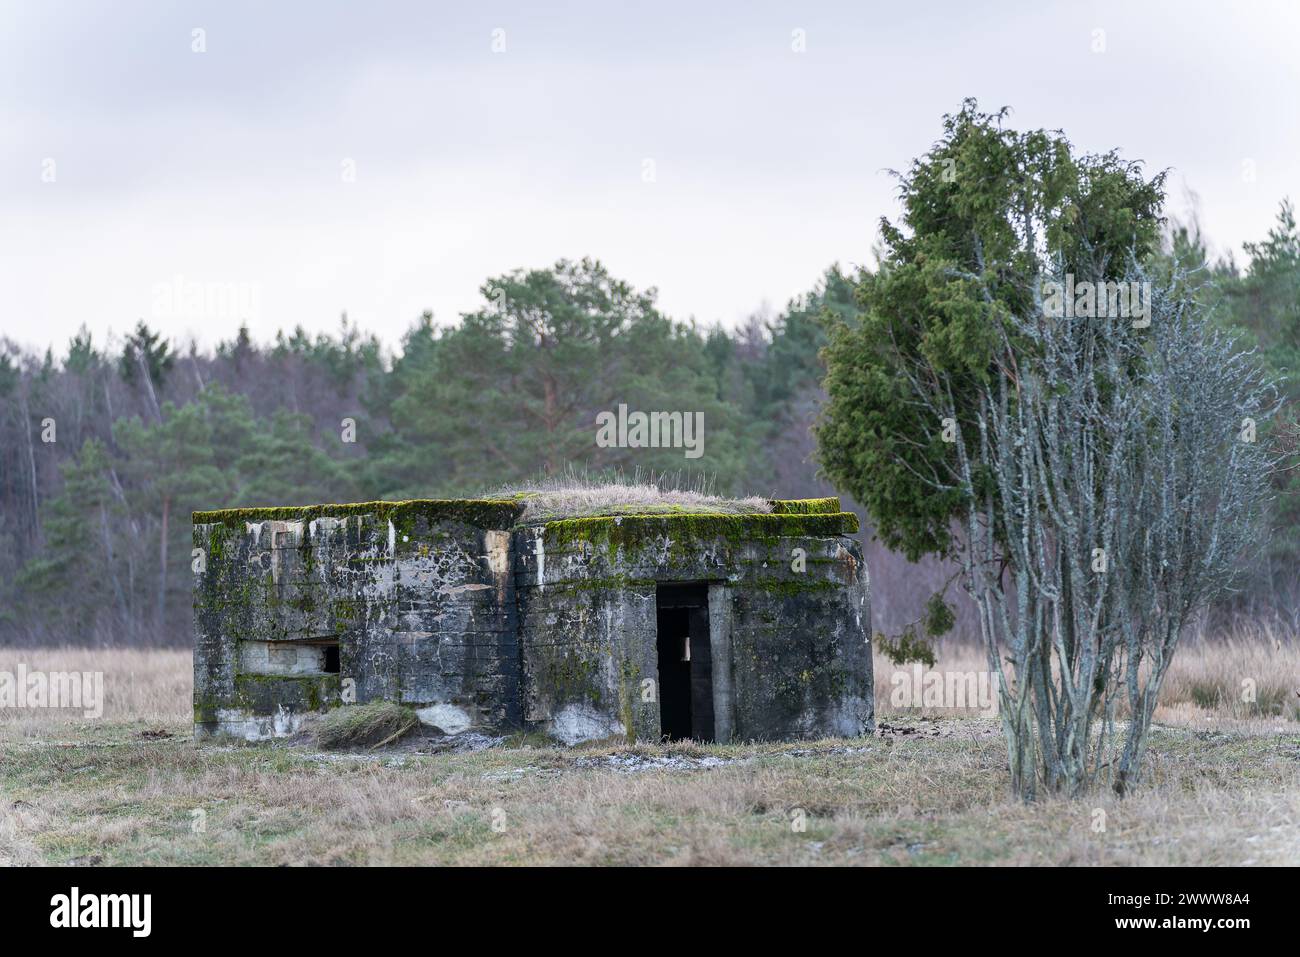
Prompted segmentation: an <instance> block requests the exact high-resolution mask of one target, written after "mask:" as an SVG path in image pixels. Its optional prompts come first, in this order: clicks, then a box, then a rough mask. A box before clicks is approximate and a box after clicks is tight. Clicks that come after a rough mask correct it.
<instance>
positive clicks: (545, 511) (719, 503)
mask: <svg viewBox="0 0 1300 957" xmlns="http://www.w3.org/2000/svg"><path fill="white" fill-rule="evenodd" d="M493 494H494V495H495V496H498V497H502V498H507V497H518V498H519V499H521V500H522V501H523V503H524V514H523V516H522V518H521V519H520V521H521V522H523V523H524V524H533V523H537V522H549V521H553V520H555V519H562V518H593V517H596V516H601V515H690V514H722V515H755V514H759V513H764V512H770V511H771V510H772V506H771V503H770V502H768V500H767V499H765V498H759V497H757V496H751V497H748V498H728V497H726V496H722V495H714V494H712V493H711V492H710V491H709V489H708V486H707V484H705V483H703V482H696V483H695V485H694V487H683V483H682V482H680V481H674V480H671V479H669V480H665V479H663V478H658V479H656V478H654V477H648V478H645V479H641V478H639V477H638V478H635V479H626V480H620V479H617V478H615V479H608V478H605V479H588V478H584V477H582V476H576V475H565V476H561V477H557V478H554V479H544V480H540V481H537V482H532V483H528V484H525V485H519V486H514V487H509V488H504V489H501V490H499V491H497V492H495V493H493Z"/></svg>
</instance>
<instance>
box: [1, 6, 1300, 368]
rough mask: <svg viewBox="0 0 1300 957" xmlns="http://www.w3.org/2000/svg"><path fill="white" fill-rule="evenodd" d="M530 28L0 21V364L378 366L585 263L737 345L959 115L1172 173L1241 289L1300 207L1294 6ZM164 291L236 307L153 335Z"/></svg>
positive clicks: (518, 23)
mask: <svg viewBox="0 0 1300 957" xmlns="http://www.w3.org/2000/svg"><path fill="white" fill-rule="evenodd" d="M540 6H542V5H539V4H525V3H487V4H483V3H463V4H448V3H432V2H428V0H425V2H395V0H394V2H383V0H365V2H361V0H357V2H354V3H349V4H342V3H323V2H312V3H310V4H309V3H306V2H299V3H294V4H290V3H266V2H261V3H256V2H254V3H249V2H231V0H221V2H187V3H185V4H164V3H162V2H148V3H147V2H142V0H137V2H131V3H127V2H122V0H116V2H112V3H109V2H102V3H89V2H80V3H72V2H51V0H40V2H37V0H27V2H23V3H17V2H12V0H0V143H2V144H3V148H0V294H2V295H3V300H2V303H3V306H2V308H3V312H2V313H0V335H4V336H8V337H10V338H13V339H16V340H17V341H19V342H20V343H23V344H24V345H27V346H32V347H40V348H42V349H43V348H44V347H45V345H47V344H49V343H53V344H54V345H55V347H56V353H60V354H61V352H62V350H63V348H64V347H65V345H66V341H67V339H68V337H69V336H70V335H71V334H72V333H73V332H74V331H75V330H76V328H77V327H78V326H79V325H80V324H81V323H83V322H84V323H86V324H87V325H88V326H89V327H90V328H91V330H92V331H93V332H94V333H95V334H96V337H97V338H100V339H101V340H102V337H103V335H104V334H105V332H106V331H107V330H109V329H110V328H111V329H113V330H115V331H116V332H119V333H120V332H122V331H124V330H126V329H128V328H130V327H131V326H133V325H134V324H135V322H136V320H137V319H140V318H144V319H146V320H147V321H149V322H150V323H151V324H152V325H154V326H155V327H158V328H161V329H162V330H163V331H164V332H165V333H166V334H167V335H169V336H171V337H173V338H176V339H178V340H184V339H187V338H188V337H189V336H191V335H193V336H195V337H197V338H198V341H199V342H200V343H201V344H203V345H205V346H210V345H212V344H213V343H214V342H215V341H216V340H217V339H220V338H227V337H229V336H231V335H232V334H233V332H234V330H235V329H236V328H237V327H238V325H239V322H240V320H241V318H247V319H248V321H249V325H250V326H251V327H252V329H253V333H254V336H255V338H258V339H261V340H265V339H268V338H269V337H270V336H271V335H272V334H273V333H274V331H275V330H276V329H277V328H290V327H292V326H293V325H295V324H299V323H301V324H302V325H303V326H305V327H307V328H308V329H313V330H317V329H328V330H333V329H335V328H336V327H337V325H338V319H339V315H340V313H341V312H343V311H344V310H346V311H347V312H348V314H349V315H350V316H351V317H352V318H353V319H355V320H358V321H359V322H360V324H361V325H362V326H363V328H366V329H368V330H373V331H375V332H377V333H379V334H380V336H381V337H382V338H383V339H384V340H385V341H386V342H387V343H389V344H390V345H395V344H396V343H397V342H398V340H399V338H400V336H401V334H402V332H403V331H404V330H405V329H406V328H407V327H408V326H409V325H410V324H411V323H412V321H413V320H414V319H415V318H416V317H417V316H418V315H419V313H420V312H421V311H422V310H423V309H426V308H430V309H432V310H433V311H434V314H435V318H436V319H437V320H439V321H443V322H446V321H450V320H452V319H454V317H455V316H456V315H457V314H458V313H460V312H462V311H465V310H468V309H471V308H474V307H476V306H477V304H478V303H479V301H480V300H479V293H478V288H479V286H480V285H481V284H482V283H483V282H484V280H485V279H487V278H488V277H489V276H493V275H498V274H500V273H502V272H505V271H508V270H510V269H513V268H515V267H521V266H523V267H536V266H545V265H548V264H550V263H552V262H554V261H555V260H556V259H558V258H561V257H568V258H576V257H580V256H583V255H591V256H595V257H597V258H600V259H602V260H603V261H604V262H605V263H606V265H607V266H608V267H609V268H610V270H611V271H612V272H613V273H614V274H615V275H616V276H620V277H622V278H625V279H628V280H629V281H631V282H633V283H634V284H636V285H637V286H640V287H646V286H656V287H657V288H658V289H659V291H660V304H661V306H662V307H663V308H664V310H665V311H666V312H667V313H668V314H670V315H672V316H674V317H676V318H681V319H685V318H689V317H691V316H694V317H695V318H696V319H698V320H699V321H701V322H705V323H710V322H713V321H717V320H721V321H722V322H723V323H725V324H728V325H733V324H736V323H738V322H740V321H742V320H743V318H744V317H745V316H746V315H747V314H749V313H750V312H752V311H754V310H755V309H756V308H757V307H759V305H760V304H761V303H763V302H765V301H766V302H770V303H771V304H772V305H773V306H776V307H779V306H781V305H782V304H784V303H785V302H786V301H787V300H788V299H790V298H791V297H793V296H795V295H797V294H799V293H801V292H803V291H805V290H806V289H808V288H809V287H810V286H811V285H812V284H813V283H814V281H815V280H816V279H817V277H818V276H819V275H820V274H821V272H822V271H823V270H824V269H825V267H826V266H828V265H829V264H831V263H832V262H835V261H839V262H841V263H845V264H853V263H861V262H867V261H869V260H870V250H871V245H872V242H873V240H874V238H875V236H876V232H877V222H878V219H879V217H880V216H881V215H887V216H890V217H893V216H894V215H895V214H896V212H897V202H896V197H895V190H894V184H893V181H892V180H891V179H890V178H889V177H888V175H886V173H885V172H884V171H885V170H886V169H887V168H890V167H893V168H902V167H903V166H905V165H906V163H907V162H908V161H909V160H910V158H911V157H913V156H915V155H917V154H919V153H921V152H923V151H924V150H925V149H926V148H927V147H928V146H929V145H930V144H931V143H932V142H933V141H934V140H935V138H936V137H937V136H938V134H939V132H940V125H939V124H940V117H941V115H942V114H943V113H945V112H950V111H953V110H955V109H957V108H958V106H959V105H960V102H961V99H962V98H963V97H965V96H975V97H978V98H979V100H980V103H981V105H982V106H983V107H985V108H986V109H990V110H991V109H994V108H997V107H999V106H1002V105H1010V106H1011V107H1013V109H1014V111H1015V112H1014V114H1013V117H1012V124H1013V125H1014V126H1016V127H1017V128H1022V129H1023V128H1029V127H1038V126H1047V127H1053V128H1055V127H1059V128H1062V129H1064V130H1065V132H1066V134H1067V135H1068V136H1069V137H1070V138H1071V139H1072V140H1073V142H1074V143H1075V144H1076V146H1078V147H1080V148H1083V149H1089V150H1102V149H1109V148H1111V147H1120V148H1121V149H1122V150H1123V152H1124V155H1125V156H1127V157H1129V158H1134V159H1142V160H1144V161H1145V162H1146V163H1147V164H1148V168H1149V169H1150V170H1157V169H1161V168H1164V167H1172V174H1171V178H1170V193H1171V197H1172V200H1173V207H1174V211H1175V212H1181V211H1182V210H1183V209H1185V206H1186V199H1185V196H1186V194H1187V191H1189V190H1190V191H1194V192H1195V194H1196V195H1197V196H1198V197H1199V201H1200V212H1201V218H1202V223H1203V226H1204V228H1205V230H1206V232H1207V233H1208V234H1209V236H1210V238H1211V239H1212V240H1213V242H1214V245H1215V248H1216V249H1217V250H1218V251H1220V252H1223V251H1232V252H1234V253H1235V255H1236V257H1237V259H1238V261H1239V262H1242V261H1243V259H1244V257H1243V255H1242V253H1241V243H1242V242H1243V241H1249V240H1252V239H1258V238H1261V237H1262V236H1263V235H1264V233H1265V231H1266V230H1267V229H1268V227H1269V226H1270V225H1271V223H1272V221H1273V219H1274V216H1275V214H1276V210H1277V206H1278V203H1279V201H1280V200H1281V199H1282V198H1283V197H1284V196H1287V195H1290V196H1292V197H1294V198H1297V199H1300V126H1298V125H1297V122H1296V120H1297V117H1298V116H1300V113H1298V111H1297V106H1296V101H1297V96H1298V95H1300V54H1297V52H1296V44H1297V38H1298V37H1300V3H1295V2H1279V3H1276V4H1271V3H1264V2H1231V3H1230V2H1222V3H1205V2H1192V0H1179V2H1169V3H1156V2H1150V3H1137V2H1134V0H1127V2H1115V3H1059V4H1056V3H1050V2H1044V0H1038V2H1024V3H1012V2H1007V3H1002V4H1000V5H997V12H991V11H989V10H985V9H976V8H977V7H981V6H984V5H979V4H972V3H968V2H950V0H929V2H925V3H899V2H896V0H895V2H889V3H863V2H841V3H808V2H791V3H753V2H750V3H730V4H720V3H719V4H704V3H699V2H694V3H680V4H678V3H669V2H662V0H657V2H654V3H645V4H638V5H635V6H633V5H631V4H628V5H626V7H627V8H626V9H623V8H622V7H623V6H624V5H620V4H615V3H609V2H603V3H590V4H576V3H570V4H547V5H546V6H547V7H548V8H549V9H548V10H546V11H540V10H538V9H537V8H538V7H540ZM195 28H202V29H203V30H204V31H206V36H205V40H206V48H207V49H206V52H204V53H201V54H200V53H194V52H192V51H191V44H192V42H193V40H192V32H191V31H192V30H194V29H195ZM497 29H501V30H504V39H505V51H504V52H500V53H494V52H493V49H492V44H493V31H494V30H497ZM1097 29H1101V30H1104V31H1105V46H1106V49H1105V52H1103V53H1094V52H1092V45H1093V43H1094V33H1093V31H1094V30H1097ZM795 30H803V31H805V36H806V51H805V52H803V53H796V52H794V51H793V50H792V31H795ZM49 160H53V173H54V182H44V181H43V176H46V177H48V173H49V170H50V166H49V165H48V161H49ZM347 160H351V161H352V162H353V163H354V164H355V171H356V176H355V182H345V181H344V176H343V164H344V162H345V161H347ZM646 160H651V161H653V164H654V173H655V179H654V181H653V182H646V181H644V179H643V170H644V169H645V161H646ZM1247 164H1249V167H1248V165H1247ZM1250 169H1253V178H1252V177H1251V176H1250V175H1247V174H1248V172H1249V170H1250ZM177 277H181V280H180V281H181V282H183V283H188V284H198V285H199V287H200V288H202V287H204V286H206V285H208V284H212V285H213V286H214V287H225V286H227V285H229V284H234V285H235V288H237V289H238V290H239V291H241V292H242V294H243V296H244V299H243V302H242V304H241V303H239V302H235V303H226V302H223V301H222V300H221V299H220V298H217V297H209V298H208V299H206V300H203V301H201V302H199V303H197V304H195V303H193V302H191V303H183V302H182V303H180V304H173V303H169V302H168V301H167V298H166V297H160V296H159V295H158V293H159V288H160V287H164V288H171V287H172V286H173V285H174V284H176V283H177V281H178V280H177Z"/></svg>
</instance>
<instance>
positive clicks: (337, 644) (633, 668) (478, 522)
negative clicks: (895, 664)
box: [194, 498, 874, 744]
mask: <svg viewBox="0 0 1300 957" xmlns="http://www.w3.org/2000/svg"><path fill="white" fill-rule="evenodd" d="M760 504H764V503H760ZM525 505H526V503H525V501H523V500H522V499H520V498H512V499H475V500H416V501H409V502H369V503H358V504H349V505H320V506H308V507H304V508H257V509H232V510H225V511H213V512H196V513H195V514H194V547H195V548H196V549H199V550H200V551H201V552H202V554H203V556H204V561H202V562H198V563H196V568H198V571H196V573H195V583H194V622H195V654H194V676H195V681H194V722H195V735H196V738H198V739H206V738H210V737H221V736H236V737H240V738H244V739H247V740H260V739H264V738H270V737H276V736H282V735H285V734H290V733H293V732H294V731H295V730H297V729H298V728H299V727H300V726H301V721H302V717H303V715H305V714H307V713H309V712H318V711H323V710H327V709H329V708H333V707H338V706H346V705H348V704H352V703H358V704H360V703H365V702H367V701H374V700H391V701H396V702H400V703H403V704H407V705H410V706H412V707H413V708H415V709H416V711H417V713H418V714H419V715H420V718H421V720H422V721H424V722H425V723H426V724H428V725H430V726H432V727H435V728H438V729H439V730H441V731H443V732H444V733H446V734H459V733H461V732H464V731H467V730H478V731H483V732H487V733H492V734H503V733H508V732H512V731H519V730H538V731H542V732H544V733H546V734H548V735H550V736H551V737H553V738H555V739H556V740H558V741H561V742H564V743H566V744H576V743H578V742H581V741H585V740H592V739H606V738H617V739H619V740H625V741H659V740H684V739H687V738H689V739H693V740H697V741H723V742H725V741H734V740H763V739H797V738H810V737H821V736H832V735H833V736H853V735H860V734H863V733H865V732H867V731H869V730H870V729H871V727H872V721H873V717H874V711H873V705H872V675H871V648H870V644H869V629H868V623H869V621H870V615H869V607H868V597H869V596H868V579H867V573H866V569H865V567H864V565H863V562H862V554H861V551H860V549H859V547H858V545H857V543H856V542H855V541H854V540H853V538H851V537H850V536H851V535H852V533H853V532H855V531H856V530H857V520H856V517H855V516H853V515H852V514H851V513H845V512H842V511H841V510H840V504H839V500H838V499H835V498H827V499H810V500H795V501H771V502H767V503H765V507H766V509H767V510H766V511H754V512H753V513H735V512H726V513H724V512H708V511H697V512H682V511H680V510H677V509H675V508H674V509H664V510H663V511H658V512H655V511H649V510H647V511H645V512H631V513H628V512H626V511H623V512H618V511H615V512H614V513H613V514H584V515H578V516H572V517H567V516H564V515H560V516H554V515H551V516H548V517H547V518H546V519H544V520H530V518H529V515H528V510H527V509H526V507H525Z"/></svg>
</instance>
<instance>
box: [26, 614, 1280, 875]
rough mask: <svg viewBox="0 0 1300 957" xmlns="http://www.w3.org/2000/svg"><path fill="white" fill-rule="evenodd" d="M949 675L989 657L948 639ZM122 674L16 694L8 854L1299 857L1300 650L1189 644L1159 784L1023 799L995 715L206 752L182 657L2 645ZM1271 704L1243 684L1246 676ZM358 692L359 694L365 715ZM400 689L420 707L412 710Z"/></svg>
mask: <svg viewBox="0 0 1300 957" xmlns="http://www.w3.org/2000/svg"><path fill="white" fill-rule="evenodd" d="M937 653H938V657H939V662H938V667H939V668H940V669H941V670H955V671H962V670H972V671H976V670H980V669H981V668H982V660H983V658H982V654H980V653H978V652H976V651H975V650H974V649H971V650H970V651H965V650H963V649H962V648H961V647H960V646H957V645H955V644H941V645H940V646H939V647H938V649H937ZM19 661H22V662H25V663H26V664H27V665H28V666H29V667H31V668H43V669H47V670H72V669H77V670H101V671H104V672H105V674H106V681H105V692H106V699H107V700H106V704H105V713H104V718H103V719H102V720H98V721H87V720H85V719H84V718H83V717H82V716H81V714H80V713H78V712H54V713H51V712H48V711H47V712H30V711H27V712H25V711H22V710H18V711H8V712H5V713H3V714H2V715H0V864H68V863H72V864H105V865H112V864H263V865H276V864H559V863H575V864H650V863H673V864H902V865H909V864H1001V865H1025V864H1224V865H1243V864H1285V863H1293V862H1294V861H1295V860H1296V859H1297V856H1300V721H1298V720H1297V719H1300V713H1297V710H1296V708H1295V705H1294V704H1293V703H1292V702H1294V701H1300V698H1298V697H1297V695H1296V689H1300V646H1297V644H1296V643H1295V641H1294V639H1293V638H1292V637H1290V636H1282V635H1275V636H1269V635H1266V634H1265V635H1257V634H1253V633H1249V632H1245V631H1244V630H1243V631H1241V632H1239V633H1237V634H1235V635H1231V636H1228V638H1227V639H1226V640H1225V639H1223V638H1216V639H1215V640H1214V641H1209V640H1208V639H1207V640H1193V641H1191V642H1189V643H1188V644H1187V645H1186V646H1185V647H1184V648H1183V650H1182V651H1181V652H1180V654H1179V656H1178V658H1177V659H1176V661H1175V664H1174V666H1173V668H1172V669H1171V672H1170V675H1169V678H1168V680H1167V681H1166V682H1165V685H1164V688H1163V691H1162V698H1161V706H1160V708H1158V709H1157V711H1156V715H1155V720H1156V727H1155V728H1154V730H1153V732H1152V738H1151V748H1150V752H1149V755H1148V760H1149V761H1150V771H1149V776H1148V779H1147V780H1146V782H1145V783H1144V784H1143V785H1142V787H1140V788H1139V789H1138V790H1137V791H1136V792H1135V793H1133V794H1132V795H1130V796H1128V797H1126V798H1123V799H1120V798H1117V797H1116V796H1114V795H1113V794H1110V793H1107V792H1104V791H1099V792H1098V793H1096V794H1093V795H1090V796H1088V797H1087V798H1085V799H1083V800H1078V801H1068V800H1064V799H1060V798H1055V797H1051V798H1044V799H1041V800H1039V801H1036V802H1033V803H1029V804H1026V803H1022V802H1020V801H1018V800H1016V799H1015V798H1013V797H1012V796H1011V795H1010V790H1009V778H1008V772H1007V764H1006V747H1005V744H1004V743H1003V741H1002V739H1001V734H1000V732H999V729H998V724H997V719H996V718H989V717H984V716H980V715H978V714H975V713H972V712H970V711H966V712H953V711H944V710H943V709H934V708H921V709H911V708H908V709H903V708H898V707H895V706H894V705H893V704H892V703H891V693H892V691H893V690H894V687H895V685H896V680H895V678H894V675H895V674H901V673H905V672H910V671H911V668H910V666H904V667H901V668H899V669H897V670H896V669H895V668H894V667H893V666H892V665H890V664H889V663H888V661H886V660H885V659H883V658H877V661H876V667H877V700H878V709H879V715H878V718H879V724H880V728H881V730H880V731H879V732H878V733H877V735H876V736H874V737H871V738H866V739H858V740H828V741H815V742H803V743H797V744H796V743H788V742H787V743H772V744H737V745H725V746H722V745H707V746H698V745H693V744H690V743H684V744H677V745H664V746H652V745H638V746H635V747H628V746H626V745H620V744H606V745H594V746H588V747H581V748H575V749H566V748H556V747H552V746H550V745H549V744H548V743H546V742H545V741H544V740H543V739H540V738H538V737H537V736H527V735H521V736H517V737H515V738H511V739H507V740H506V741H505V742H503V743H502V745H501V746H499V747H496V748H490V749H488V750H484V751H477V752H472V753H459V754H455V753H432V752H433V748H432V747H430V748H429V749H428V752H427V753H421V752H420V751H419V750H413V749H412V747H411V746H410V744H409V742H410V741H413V740H414V736H412V737H411V738H409V739H408V743H407V744H406V746H404V747H403V748H401V749H398V750H394V749H389V748H384V747H381V748H375V749H373V750H372V749H371V747H370V746H367V745H362V746H360V747H358V748H356V749H354V750H352V751H350V752H346V753H344V752H338V751H330V752H326V751H322V750H318V749H316V748H312V747H305V746H289V745H285V744H274V745H262V746H243V745H233V746H226V747H205V748H203V749H198V748H195V747H194V745H193V743H192V740H191V736H190V733H191V727H190V719H191V713H190V677H189V675H190V670H191V664H190V657H189V655H188V654H186V653H183V652H157V653H152V654H145V653H140V652H130V651H45V652H17V651H12V650H10V651H3V652H0V670H9V671H13V670H14V669H15V668H16V666H17V663H18V662H19ZM1247 679H1250V680H1251V681H1253V682H1255V692H1256V693H1255V699H1256V700H1255V701H1254V702H1248V701H1246V700H1243V684H1242V683H1243V681H1245V680H1247ZM366 710H367V709H363V708H358V707H352V708H348V709H342V710H341V711H340V712H336V713H344V712H346V711H352V712H363V711H366ZM400 710H405V709H400Z"/></svg>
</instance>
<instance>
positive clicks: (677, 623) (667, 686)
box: [656, 585, 713, 741]
mask: <svg viewBox="0 0 1300 957" xmlns="http://www.w3.org/2000/svg"><path fill="white" fill-rule="evenodd" d="M656 599H657V602H658V626H659V638H658V643H659V689H658V690H659V726H660V730H661V731H662V733H663V736H664V737H665V738H667V739H668V740H669V741H681V740H683V739H685V738H693V739H695V740H696V741H712V740H713V651H712V647H711V646H710V644H709V586H708V585H660V586H659V587H658V588H657V589H656Z"/></svg>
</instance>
